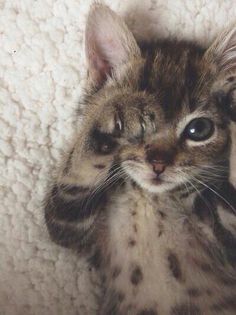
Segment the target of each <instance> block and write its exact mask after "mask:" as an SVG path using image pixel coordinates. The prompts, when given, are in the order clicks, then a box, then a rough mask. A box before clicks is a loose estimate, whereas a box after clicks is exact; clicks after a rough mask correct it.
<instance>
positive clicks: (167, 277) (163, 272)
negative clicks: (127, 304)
mask: <svg viewBox="0 0 236 315" xmlns="http://www.w3.org/2000/svg"><path fill="white" fill-rule="evenodd" d="M169 206H170V205H168V206H167V205H164V204H158V203H157V202H154V201H153V200H151V199H149V198H147V197H144V196H141V195H138V193H137V192H130V193H129V194H126V195H125V196H119V199H117V200H116V199H115V200H114V203H113V205H112V207H111V208H110V215H109V251H110V257H111V262H110V281H111V283H112V286H113V287H115V288H116V289H117V290H118V291H119V290H120V289H121V290H122V291H125V295H126V298H127V299H128V300H132V301H133V302H134V301H135V303H134V304H135V307H136V308H137V309H138V308H139V307H140V308H141V307H144V306H145V305H146V304H147V305H148V306H149V307H150V305H151V306H153V308H155V307H156V304H157V296H158V300H162V299H163V300H165V301H166V302H165V305H169V304H171V303H168V301H167V300H168V299H170V301H171V300H172V299H173V297H171V296H170V292H169V289H170V291H171V290H173V288H174V290H177V289H179V288H178V286H179V285H181V283H182V282H183V281H184V277H185V275H184V272H183V270H182V269H183V268H184V266H182V265H181V261H180V259H179V257H181V256H183V253H182V252H183V247H184V242H186V240H185V237H184V235H183V234H181V229H182V226H183V220H184V219H181V217H180V218H179V224H176V223H175V224H173V222H172V219H171V218H168V215H167V213H168V210H170V209H167V208H168V207H169ZM172 210H173V209H172ZM173 283H174V284H173ZM158 304H160V302H158ZM159 308H160V306H159ZM164 308H165V306H164ZM163 311H167V310H164V309H163ZM131 314H132V313H131Z"/></svg>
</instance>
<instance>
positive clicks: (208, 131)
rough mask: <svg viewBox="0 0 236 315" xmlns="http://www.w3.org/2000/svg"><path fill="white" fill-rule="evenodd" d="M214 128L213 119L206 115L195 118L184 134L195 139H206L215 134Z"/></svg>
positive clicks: (187, 137)
mask: <svg viewBox="0 0 236 315" xmlns="http://www.w3.org/2000/svg"><path fill="white" fill-rule="evenodd" d="M214 129H215V128H214V124H213V122H212V120H210V119H208V118H205V117H200V118H195V119H193V120H192V121H191V122H190V123H189V124H188V125H187V127H186V128H185V130H184V136H185V138H186V139H190V140H193V141H204V140H207V139H209V138H210V137H211V136H212V135H213V132H214Z"/></svg>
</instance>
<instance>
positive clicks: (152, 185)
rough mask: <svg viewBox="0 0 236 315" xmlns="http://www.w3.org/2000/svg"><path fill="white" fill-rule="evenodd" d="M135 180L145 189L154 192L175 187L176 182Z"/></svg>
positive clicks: (165, 190)
mask: <svg viewBox="0 0 236 315" xmlns="http://www.w3.org/2000/svg"><path fill="white" fill-rule="evenodd" d="M135 182H136V183H137V184H138V185H139V186H140V187H142V188H143V189H145V190H147V191H149V192H150V193H154V194H161V193H164V192H167V191H170V190H172V189H173V188H175V186H176V184H175V183H166V182H165V181H163V180H155V179H153V180H149V181H148V180H140V179H139V180H138V181H137V180H135Z"/></svg>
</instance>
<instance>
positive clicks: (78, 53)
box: [0, 0, 236, 315]
mask: <svg viewBox="0 0 236 315" xmlns="http://www.w3.org/2000/svg"><path fill="white" fill-rule="evenodd" d="M90 3H91V1H85V0H84V1H83V0H38V1H37V0H35V1H33V0H0V47H1V48H0V174H1V176H0V315H31V314H32V315H75V314H80V315H86V314H88V315H93V314H95V313H96V312H95V311H94V310H95V307H94V305H95V300H94V296H93V294H92V292H93V288H94V284H92V283H91V282H90V280H89V272H88V270H87V266H86V264H85V262H84V261H83V260H81V259H80V258H78V257H77V256H76V255H75V254H73V253H72V252H71V251H69V250H66V249H63V248H60V247H58V246H56V245H54V244H53V243H52V242H51V241H50V240H49V237H48V234H47V230H46V227H45V224H44V220H43V211H42V207H41V203H42V200H43V197H44V193H45V188H46V186H47V182H48V179H49V177H50V174H51V170H52V169H54V168H55V166H56V163H57V161H58V160H59V157H60V153H61V152H62V150H63V148H64V146H65V144H66V142H67V140H68V139H69V138H70V134H71V132H72V122H73V121H74V117H75V115H74V110H75V108H76V106H77V104H78V102H79V98H80V95H81V93H82V87H83V83H84V78H85V73H86V67H85V59H84V52H83V34H84V28H85V21H86V15H87V12H88V9H89V5H90ZM105 3H107V4H109V5H110V6H111V7H112V8H113V9H114V10H115V11H117V12H119V13H120V14H121V15H123V16H125V17H126V20H127V23H128V25H129V26H130V28H131V29H132V30H133V31H134V33H135V35H137V36H138V37H139V38H151V37H152V38H159V37H167V36H170V35H175V36H177V37H178V38H186V39H194V40H197V41H199V42H200V43H202V44H204V45H208V44H209V42H210V41H211V40H212V38H213V37H214V36H215V34H217V33H218V32H219V31H220V30H222V29H223V27H225V26H226V25H227V23H229V22H232V21H234V19H236V18H235V17H236V2H235V0H208V1H207V0H194V1H190V0H150V1H149V0H129V1H121V0H107V1H105Z"/></svg>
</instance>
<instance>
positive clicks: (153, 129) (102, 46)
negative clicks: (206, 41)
mask: <svg viewBox="0 0 236 315" xmlns="http://www.w3.org/2000/svg"><path fill="white" fill-rule="evenodd" d="M86 52H87V59H88V67H89V78H90V79H89V91H90V93H89V97H88V99H87V101H88V103H90V104H94V106H93V107H92V106H91V113H92V111H93V114H91V115H93V116H94V115H96V118H95V121H96V124H95V125H96V127H95V137H97V138H99V139H100V141H101V145H104V144H105V146H106V148H108V151H107V152H106V154H111V155H114V156H115V159H116V162H117V163H118V164H119V165H121V168H122V172H123V174H125V175H127V176H129V177H131V178H132V179H133V180H134V181H135V182H136V183H138V184H139V185H140V186H141V187H143V188H144V189H147V190H149V191H151V192H163V191H167V190H171V189H174V188H176V187H179V186H184V185H187V184H190V185H193V186H198V184H199V183H203V184H207V183H208V182H209V181H210V182H211V181H215V180H216V181H217V180H219V179H223V177H224V176H228V174H227V163H228V158H229V149H230V142H231V141H230V130H229V125H230V121H231V120H234V121H235V120H236V92H235V89H236V27H234V28H232V29H230V30H227V31H226V32H225V33H224V34H222V35H221V36H220V37H219V38H218V39H217V40H216V41H215V42H214V43H213V45H212V46H211V47H210V48H209V49H208V50H206V51H204V50H203V49H201V48H200V47H198V46H196V45H193V44H191V43H186V42H177V41H169V42H168V41H163V42H159V43H158V44H155V45H146V46H145V47H144V46H143V47H139V46H138V44H137V43H136V41H135V39H134V37H133V35H132V33H131V32H130V31H129V30H128V28H127V26H126V25H125V23H124V22H123V21H122V20H121V18H119V17H118V16H117V15H116V14H115V13H114V12H113V11H111V10H110V9H109V8H107V7H105V6H102V5H94V6H93V8H92V9H91V12H90V14H89V18H88V24H87V30H86ZM96 105H97V106H96ZM96 108H97V110H96ZM101 139H104V140H101ZM103 142H104V143H103ZM109 148H110V149H109Z"/></svg>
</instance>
